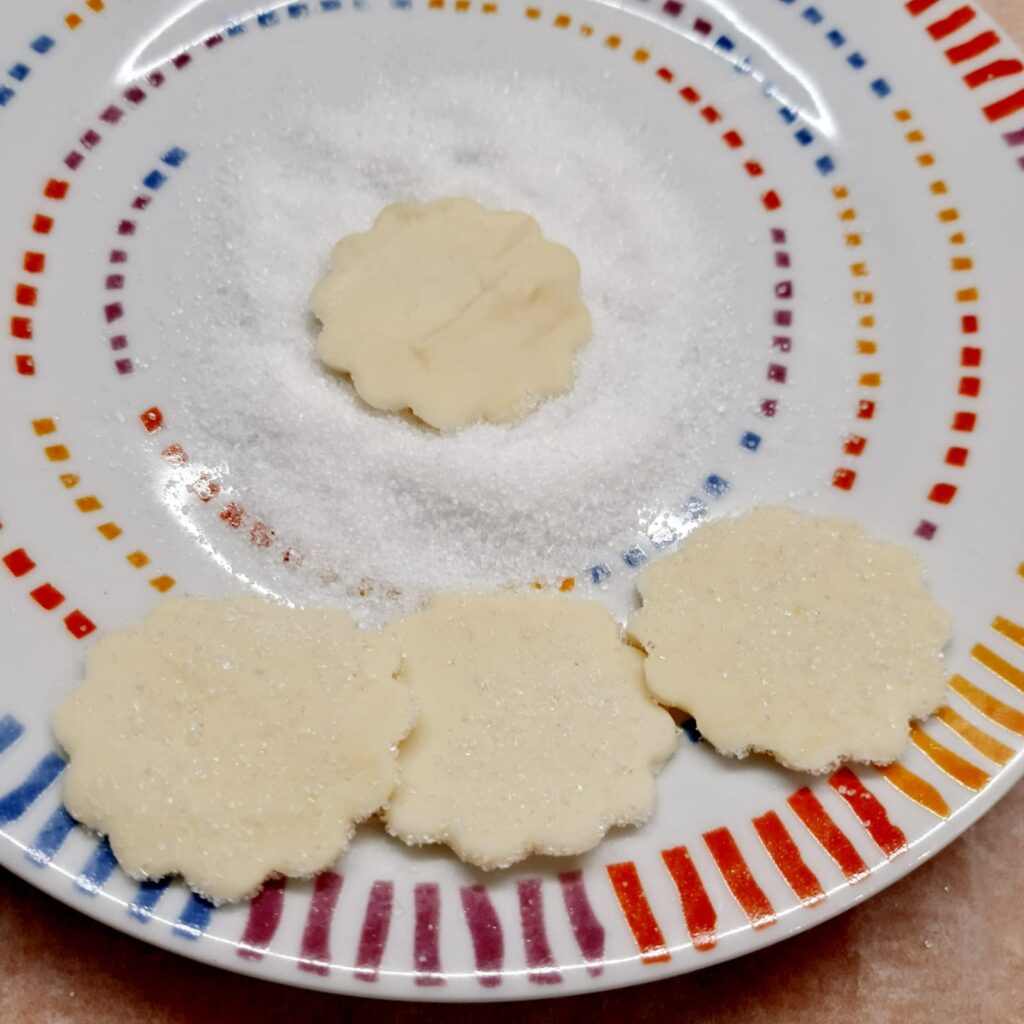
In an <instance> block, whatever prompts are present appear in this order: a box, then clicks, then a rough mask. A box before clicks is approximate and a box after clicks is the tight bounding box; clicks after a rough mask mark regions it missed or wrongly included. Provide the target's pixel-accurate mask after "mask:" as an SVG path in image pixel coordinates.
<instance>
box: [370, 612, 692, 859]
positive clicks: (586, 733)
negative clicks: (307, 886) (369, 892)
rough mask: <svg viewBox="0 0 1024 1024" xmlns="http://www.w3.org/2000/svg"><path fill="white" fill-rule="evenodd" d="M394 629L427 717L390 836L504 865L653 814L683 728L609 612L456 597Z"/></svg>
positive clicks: (410, 746)
mask: <svg viewBox="0 0 1024 1024" xmlns="http://www.w3.org/2000/svg"><path fill="white" fill-rule="evenodd" d="M394 629H395V633H396V635H397V636H398V639H399V643H400V645H401V647H402V651H403V654H404V656H405V659H406V660H405V669H404V672H405V679H406V680H407V682H408V683H409V685H410V687H411V688H412V691H413V693H414V694H415V696H416V701H417V703H418V704H419V707H420V720H419V724H418V727H417V729H416V731H415V732H414V733H413V734H412V735H411V736H410V737H409V739H408V740H407V741H406V742H405V743H404V744H403V745H402V749H401V754H400V768H401V780H400V784H399V787H398V789H397V790H396V792H395V794H394V796H393V797H392V799H391V802H390V804H389V806H388V808H387V810H386V812H385V815H386V820H387V826H388V831H390V832H391V833H392V834H393V835H396V836H398V838H400V839H402V840H404V841H405V842H407V843H410V844H413V845H418V844H421V843H447V844H448V845H449V846H450V847H451V848H452V849H453V850H454V851H455V852H456V854H458V856H459V857H461V858H462V859H463V860H465V861H467V862H469V863H470V864H476V865H478V866H479V867H483V868H502V867H507V866H508V865H510V864H513V863H515V862H516V861H518V860H522V858H524V857H526V856H527V855H528V854H531V853H545V854H575V853H581V852H583V851H584V850H589V849H590V848H591V847H593V846H594V845H596V844H597V843H598V842H599V841H600V839H601V837H602V836H603V835H604V834H605V832H606V831H607V829H608V828H609V827H610V826H612V825H638V824H641V823H642V822H644V821H646V820H647V819H648V818H649V817H650V815H651V813H652V811H653V809H654V802H655V787H654V778H653V776H654V773H655V772H656V771H657V769H658V768H659V767H660V766H661V765H662V764H663V763H664V761H665V760H666V759H667V758H668V757H669V755H670V754H671V753H672V752H673V750H674V749H675V744H676V728H675V725H674V724H673V722H672V718H671V716H670V715H669V714H668V712H667V711H665V710H664V709H662V708H660V707H658V705H657V704H655V702H654V701H653V700H652V699H651V696H650V694H649V693H648V691H647V688H646V686H645V685H644V677H643V664H642V662H643V655H642V654H641V653H640V652H639V651H638V650H636V649H635V648H634V647H631V646H629V645H627V644H625V643H623V642H622V640H621V637H620V632H619V627H618V624H617V623H616V622H615V621H614V619H612V617H611V616H610V615H609V614H608V613H607V612H606V611H605V610H604V609H603V608H602V607H600V606H599V605H597V604H594V603H592V602H585V601H576V600H571V599H567V598H564V597H562V598H558V597H550V596H546V595H540V594H503V595H481V594H477V595H469V594H463V595H457V594H449V595H443V596H441V597H438V598H435V599H434V601H433V603H432V604H431V605H430V606H429V607H428V608H427V609H426V611H424V612H421V613H420V614H418V615H413V616H411V617H409V618H407V619H405V620H403V621H401V622H399V623H397V624H396V625H395V627H394Z"/></svg>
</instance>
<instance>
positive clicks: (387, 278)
mask: <svg viewBox="0 0 1024 1024" xmlns="http://www.w3.org/2000/svg"><path fill="white" fill-rule="evenodd" d="M579 286H580V267H579V263H578V262H577V260H576V257H575V256H574V255H573V254H572V253H571V252H570V251H569V250H568V249H566V248H565V246H562V245H557V244H555V243H554V242H549V241H548V240H547V239H546V238H544V237H543V235H542V234H541V231H540V227H539V226H538V225H537V222H536V221H535V220H533V219H532V218H531V217H528V216H526V214H523V213H500V212H495V211H493V210H488V209H485V208H484V207H483V206H481V205H480V204H479V203H475V202H473V201H472V200H469V199H441V200H438V201H436V202H433V203H426V204H423V205H420V204H417V203H397V204H395V205H394V206H389V207H387V208H386V209H385V210H384V211H383V212H382V213H381V214H380V216H379V217H378V218H377V220H376V221H375V223H374V225H373V227H372V228H371V229H370V230H369V231H366V232H363V233H361V234H354V235H348V236H346V237H345V238H343V239H342V240H341V241H340V242H339V243H338V244H337V245H336V246H335V248H334V251H333V252H332V253H331V267H330V270H329V272H328V273H327V275H326V276H325V277H324V278H323V279H322V280H321V281H320V283H319V284H318V285H317V286H316V288H315V289H314V291H313V294H312V296H311V298H310V303H311V305H312V308H313V312H314V313H315V314H316V315H317V317H319V319H320V321H321V322H322V324H323V330H322V331H321V334H320V340H319V352H320V358H321V359H323V361H324V362H325V363H326V364H327V365H328V366H330V367H331V368H333V369H335V370H341V371H345V372H347V373H349V374H350V375H351V377H352V382H353V384H354V385H355V388H356V390H357V391H358V392H359V394H360V395H361V396H362V398H363V399H364V400H365V401H366V402H368V403H369V404H370V405H372V406H375V407H376V408H378V409H385V410H391V411H397V410H401V409H412V411H413V412H414V413H415V414H416V415H417V416H419V417H420V419H422V420H424V421H425V422H427V423H429V424H431V425H432V426H434V427H437V428H438V429H441V430H448V429H453V428H456V427H461V426H464V425H465V424H467V423H471V422H473V421H474V420H481V419H482V420H490V421H491V422H496V423H497V422H503V421H506V420H511V419H515V418H517V417H519V416H521V415H523V414H524V413H525V412H527V411H528V410H529V408H530V407H531V406H532V405H533V404H535V403H536V401H537V400H538V399H541V398H544V397H546V396H549V395H557V394H559V393H560V392H562V391H565V390H566V389H567V388H568V387H569V385H570V384H571V382H572V377H573V358H574V356H575V354H576V351H577V349H579V348H580V346H581V345H583V344H584V342H586V340H587V339H588V338H589V336H590V315H589V313H588V312H587V308H586V306H585V305H584V304H583V302H582V301H581V300H580V297H579Z"/></svg>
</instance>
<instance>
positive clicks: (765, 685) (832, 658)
mask: <svg viewBox="0 0 1024 1024" xmlns="http://www.w3.org/2000/svg"><path fill="white" fill-rule="evenodd" d="M640 592H641V595H642V597H643V609H642V610H641V611H639V612H638V613H636V614H635V615H634V616H633V618H632V619H631V620H630V622H629V626H628V632H629V634H630V635H631V636H632V637H633V638H634V639H635V640H637V641H638V642H639V643H640V644H641V645H642V646H643V648H644V649H645V650H646V651H647V653H648V658H647V661H646V663H645V671H646V673H647V682H648V684H649V686H650V687H651V689H652V690H653V692H654V694H655V696H656V697H657V698H658V699H659V700H660V701H661V702H662V703H664V704H666V705H669V706H671V707H677V708H684V709H685V710H686V711H688V712H689V713H690V714H692V715H693V716H694V717H695V718H696V720H697V726H698V728H699V729H700V731H701V733H702V734H703V735H704V737H705V738H706V739H707V740H708V741H709V742H710V743H712V744H713V745H714V746H715V747H716V748H717V749H718V750H719V751H720V752H722V753H723V754H731V755H734V756H737V757H743V756H744V755H745V754H747V753H748V752H749V751H755V750H756V751H765V752H767V753H770V754H772V755H774V757H776V758H777V759H778V760H779V761H780V762H781V763H782V764H784V765H786V766H787V767H789V768H796V769H799V770H801V771H809V772H824V771H828V770H829V769H831V768H832V767H834V766H835V765H836V764H837V763H838V762H839V761H842V760H852V761H865V762H874V763H879V764H884V763H888V762H891V761H894V760H895V759H896V758H898V757H899V756H900V754H901V753H902V751H903V748H904V747H905V745H906V742H907V734H908V728H909V720H911V719H918V718H924V717H926V716H927V715H929V714H930V713H931V712H932V711H934V710H935V708H936V706H937V705H939V704H940V703H941V702H942V696H943V692H944V690H945V686H946V678H945V672H944V666H943V659H942V650H943V648H944V647H945V645H946V644H947V643H948V642H949V639H950V634H951V621H950V617H949V615H948V614H947V613H946V612H945V611H944V610H943V609H942V608H941V607H940V606H939V605H938V604H936V603H935V601H934V600H933V599H932V597H931V595H930V594H929V592H928V589H927V587H926V586H925V584H924V580H923V570H922V566H921V562H920V561H919V559H918V557H917V555H915V554H914V553H913V552H912V551H910V550H909V549H907V548H904V547H900V546H898V545H895V544H886V543H882V542H880V541H876V540H872V539H871V538H870V537H868V536H867V535H866V534H865V533H864V531H863V530H862V529H861V528H860V527H859V526H858V525H856V524H855V523H853V522H850V521H849V520H845V519H832V518H822V517H816V516H810V515H804V514H802V513H799V512H794V511H792V510H790V509H786V508H762V509H757V510H755V511H754V512H751V513H749V514H747V515H743V516H739V517H737V518H735V519H723V520H719V521H717V522H713V523H709V524H708V525H706V526H703V527H701V528H700V529H698V530H696V531H695V532H694V533H692V534H691V535H690V536H689V538H688V539H687V540H686V541H685V542H684V544H683V546H682V547H681V548H680V550H679V551H678V552H676V553H675V554H673V555H670V556H668V557H667V558H665V559H663V560H661V561H658V562H655V563H654V564H652V565H651V566H650V567H649V568H648V569H647V570H646V571H645V572H644V574H643V577H642V578H641V581H640Z"/></svg>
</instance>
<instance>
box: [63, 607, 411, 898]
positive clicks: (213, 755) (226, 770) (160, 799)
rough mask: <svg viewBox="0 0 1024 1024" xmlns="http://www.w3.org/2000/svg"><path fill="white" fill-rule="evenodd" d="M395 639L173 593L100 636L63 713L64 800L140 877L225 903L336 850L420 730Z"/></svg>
mask: <svg viewBox="0 0 1024 1024" xmlns="http://www.w3.org/2000/svg"><path fill="white" fill-rule="evenodd" d="M400 660H401V659H400V656H399V653H398V649H397V647H396V645H395V643H394V641H393V640H392V639H391V638H389V637H387V636H385V635H383V634H381V633H375V632H365V631H362V630H359V629H357V628H356V626H355V625H354V623H353V622H352V620H351V619H350V618H349V617H348V616H347V615H346V614H345V613H344V612H340V611H334V610H329V609H307V610H305V611H293V610H290V609H287V608H282V607H279V606H277V605H272V604H269V603H266V602H264V601H261V600H258V599H256V598H250V597H246V598H238V599H232V600H226V601H200V600H196V599H194V598H183V599H179V600H175V601H169V602H167V603H165V604H161V605H159V606H158V607H157V608H156V609H155V610H154V611H153V612H151V613H150V615H149V616H148V617H147V618H146V619H145V620H144V621H143V622H142V623H141V624H140V625H138V626H136V627H134V628H132V629H124V630H120V631H118V632H116V633H111V634H110V635H109V636H107V637H104V638H103V639H102V640H100V642H99V643H98V644H97V645H96V646H95V647H94V648H93V650H92V651H91V652H90V654H89V658H88V664H87V668H86V678H85V682H84V683H83V685H82V686H81V688H80V689H79V690H77V691H76V692H75V693H74V694H72V695H71V696H70V697H69V698H68V699H67V700H66V701H65V702H64V704H63V705H61V707H60V709H59V710H58V712H57V715H56V718H55V721H54V731H55V733H56V735H57V739H58V740H59V741H60V743H61V744H62V745H63V747H64V749H65V750H66V751H67V753H68V755H69V757H70V761H71V763H70V766H69V767H68V770H67V772H66V773H65V776H64V802H65V804H66V805H67V808H68V810H69V811H70V813H71V814H72V815H73V816H74V817H75V818H77V819H78V820H79V821H82V822H84V823H85V824H86V825H88V826H90V827H92V828H94V829H96V830H97V831H99V832H102V833H105V834H107V835H108V836H109V837H110V843H111V846H112V847H113V850H114V853H115V855H116V856H117V859H118V861H119V862H120V863H121V866H122V867H123V868H124V869H125V870H126V871H127V872H128V874H130V875H131V876H133V877H134V878H161V877H163V876H164V875H168V874H181V875H184V876H185V879H186V881H187V882H188V883H189V885H191V886H192V887H193V888H194V889H196V890H197V891H199V892H201V893H203V894H204V895H206V896H208V897H209V898H210V899H212V900H215V901H218V902H219V901H223V900H238V899H241V898H243V897H245V896H247V895H249V894H250V893H252V892H253V891H254V890H256V889H257V888H258V887H259V885H260V883H261V882H262V881H263V880H264V879H265V878H267V877H268V876H269V875H271V874H282V875H291V876H306V875H311V874H313V873H315V872H317V871H320V870H321V869H323V868H325V867H328V866H329V865H331V864H333V863H334V861H335V860H337V858H338V856H339V854H341V852H342V851H343V850H344V849H345V848H346V847H347V846H348V843H349V840H350V838H351V836H352V833H353V829H354V825H355V823H356V822H358V821H360V820H362V819H363V818H366V817H367V816H368V815H370V814H373V813H374V812H375V811H376V810H378V809H379V808H380V806H381V805H382V804H383V803H384V802H385V801H386V800H387V798H388V797H389V796H390V794H391V791H392V789H393V788H394V785H395V779H396V754H395V750H396V747H397V744H398V743H399V741H400V740H401V739H402V738H403V737H404V736H405V735H406V734H407V733H408V732H409V730H410V729H411V728H412V725H413V721H414V717H415V713H414V704H413V701H412V698H411V696H410V694H409V692H408V689H407V688H406V687H405V686H404V685H403V684H401V683H399V682H396V681H395V674H396V673H397V672H398V669H399V666H400Z"/></svg>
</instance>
